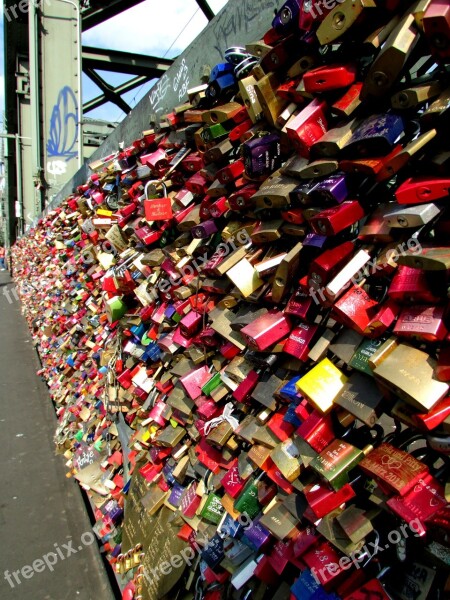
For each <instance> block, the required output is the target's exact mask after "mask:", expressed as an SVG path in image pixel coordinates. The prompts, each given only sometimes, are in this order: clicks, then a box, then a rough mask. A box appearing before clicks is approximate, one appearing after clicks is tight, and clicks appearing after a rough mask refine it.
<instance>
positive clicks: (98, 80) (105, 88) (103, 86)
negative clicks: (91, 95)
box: [84, 69, 131, 114]
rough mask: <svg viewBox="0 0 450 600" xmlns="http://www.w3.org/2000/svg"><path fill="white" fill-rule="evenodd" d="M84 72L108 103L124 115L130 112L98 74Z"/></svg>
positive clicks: (89, 70) (121, 99)
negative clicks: (116, 107)
mask: <svg viewBox="0 0 450 600" xmlns="http://www.w3.org/2000/svg"><path fill="white" fill-rule="evenodd" d="M84 72H85V73H86V75H87V76H88V77H89V79H91V81H93V82H94V83H95V84H96V85H98V87H99V88H100V89H101V90H102V92H103V94H104V96H105V98H106V99H107V101H108V102H112V103H113V104H115V105H116V106H118V107H119V108H120V109H121V110H123V112H125V113H126V114H128V113H130V112H131V107H130V106H129V105H128V104H127V103H126V102H125V100H124V99H123V98H121V97H120V96H119V94H116V92H115V90H114V88H113V87H112V85H109V83H106V81H105V80H104V79H102V78H101V77H100V75H99V74H98V73H96V72H95V71H93V70H92V69H84Z"/></svg>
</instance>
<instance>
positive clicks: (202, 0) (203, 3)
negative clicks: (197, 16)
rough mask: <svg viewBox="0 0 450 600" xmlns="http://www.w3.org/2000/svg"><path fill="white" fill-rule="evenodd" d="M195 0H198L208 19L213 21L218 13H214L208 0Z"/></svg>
mask: <svg viewBox="0 0 450 600" xmlns="http://www.w3.org/2000/svg"><path fill="white" fill-rule="evenodd" d="M195 1H196V2H197V4H198V6H199V8H200V9H201V10H202V11H203V14H204V15H205V17H206V18H207V19H208V21H212V20H213V19H214V17H215V16H216V15H215V14H214V13H213V11H212V9H211V7H210V6H209V4H208V3H207V2H206V0H195Z"/></svg>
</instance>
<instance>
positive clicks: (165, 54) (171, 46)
mask: <svg viewBox="0 0 450 600" xmlns="http://www.w3.org/2000/svg"><path fill="white" fill-rule="evenodd" d="M199 10H200V8H199V7H197V9H196V11H195V12H194V14H193V15H192V17H191V18H190V19H189V21H188V22H187V23H186V25H184V27H183V29H182V30H181V31H180V33H179V34H178V35H177V37H176V38H175V39H174V40H173V42H172V43H171V44H170V46H169V47H168V48H167V50H166V52H165V53H164V55H163V56H162V58H166V56H167V55H168V54H169V52H170V51H171V49H172V48H173V47H174V45H175V44H176V42H177V40H178V39H179V38H180V36H181V35H182V34H183V33H184V31H185V30H186V28H187V27H188V26H189V24H190V22H191V21H192V19H193V18H194V17H195V15H196V14H197V13H198V11H199ZM148 83H149V82H148V81H147V82H146V83H143V84H142V85H141V87H140V88H139V89H138V91H137V92H136V94H135V95H134V97H133V98H132V100H131V102H130V105H132V104H133V102H134V101H135V100H136V97H137V96H138V95H139V93H140V92H141V90H142V88H143V87H144V86H145V85H147V84H148ZM122 112H123V111H120V114H119V117H118V118H117V119H115V121H112V122H113V123H115V122H118V119H119V118H120V116H121V114H122Z"/></svg>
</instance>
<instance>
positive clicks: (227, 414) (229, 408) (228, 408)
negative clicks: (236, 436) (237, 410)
mask: <svg viewBox="0 0 450 600" xmlns="http://www.w3.org/2000/svg"><path fill="white" fill-rule="evenodd" d="M233 410H234V406H233V403H232V402H228V403H227V404H225V407H224V409H223V413H222V414H221V415H220V416H219V417H215V418H214V419H211V420H210V421H207V422H206V423H205V426H204V432H205V435H208V433H209V432H210V431H211V429H214V428H215V427H217V426H218V425H220V424H221V423H223V422H224V421H227V422H228V423H229V424H230V425H231V427H232V428H233V431H235V430H236V429H237V427H238V425H239V421H238V420H237V419H236V417H233V416H232V414H231V413H232V412H233Z"/></svg>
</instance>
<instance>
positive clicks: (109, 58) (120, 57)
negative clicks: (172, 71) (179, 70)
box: [82, 46, 174, 77]
mask: <svg viewBox="0 0 450 600" xmlns="http://www.w3.org/2000/svg"><path fill="white" fill-rule="evenodd" d="M82 58H83V69H85V70H86V69H99V70H101V71H112V72H114V73H128V74H129V75H146V76H147V77H161V75H162V74H163V73H165V72H166V71H167V69H169V67H170V65H171V64H172V63H173V60H174V59H171V58H157V57H155V56H144V55H143V54H134V53H132V52H121V51H120V50H104V49H103V48H91V47H90V46H83V53H82Z"/></svg>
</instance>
